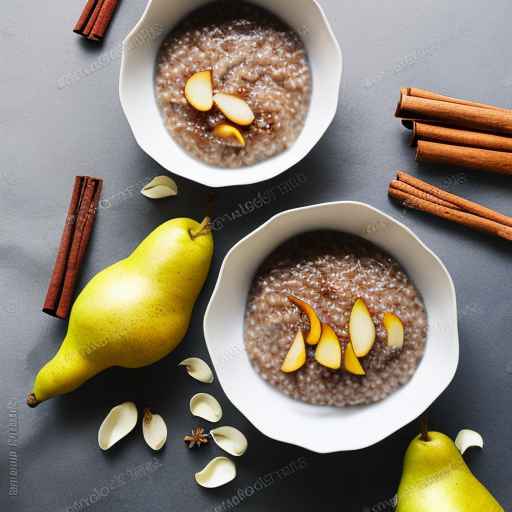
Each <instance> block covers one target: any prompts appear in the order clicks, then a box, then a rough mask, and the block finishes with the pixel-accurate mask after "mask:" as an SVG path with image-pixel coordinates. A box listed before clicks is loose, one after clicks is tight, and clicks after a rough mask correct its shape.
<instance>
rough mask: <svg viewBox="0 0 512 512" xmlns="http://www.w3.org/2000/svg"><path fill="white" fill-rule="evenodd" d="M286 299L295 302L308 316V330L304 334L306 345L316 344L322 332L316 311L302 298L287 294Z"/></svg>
mask: <svg viewBox="0 0 512 512" xmlns="http://www.w3.org/2000/svg"><path fill="white" fill-rule="evenodd" d="M288 300H289V301H290V302H291V303H292V304H295V305H296V306H297V307H298V308H299V309H300V310H301V311H302V312H303V313H304V314H305V315H306V316H307V317H308V320H309V332H308V334H307V336H306V343H307V344H308V345H316V344H317V343H318V341H319V340H320V335H321V334H322V324H321V323H320V320H319V318H318V315H317V314H316V311H315V310H314V309H313V308H312V307H311V306H310V305H309V304H307V303H306V302H304V301H303V300H300V299H297V297H294V296H293V295H289V296H288Z"/></svg>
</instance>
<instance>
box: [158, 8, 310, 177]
mask: <svg viewBox="0 0 512 512" xmlns="http://www.w3.org/2000/svg"><path fill="white" fill-rule="evenodd" d="M205 70H211V72H212V78H213V88H214V91H213V92H214V93H218V92H221V93H225V94H232V95H235V96H237V97H240V98H242V99H244V100H245V101H246V102H247V104H248V105H249V107H250V108H251V109H252V111H253V113H254V116H255V118H254V121H253V122H252V124H251V125H250V126H242V127H237V128H238V129H239V130H240V132H241V133H242V135H243V137H244V138H245V142H246V144H245V147H241V145H240V144H239V143H238V142H237V141H236V140H235V139H229V140H227V139H221V138H219V137H216V136H215V135H214V134H213V129H214V128H215V127H216V126H217V125H219V124H221V123H224V122H226V121H227V119H226V117H225V116H224V115H223V114H222V113H221V112H220V110H218V109H216V108H215V107H214V108H212V110H210V111H208V112H200V111H198V110H196V109H194V108H193V107H192V106H191V105H190V104H189V103H188V102H187V99H186V97H185V95H184V88H185V84H186V82H187V80H188V79H189V78H190V77H191V76H192V75H193V74H194V73H196V72H200V71H205ZM155 82H156V83H155V87H156V97H157V101H158V104H159V106H160V110H161V113H162V117H163V120H164V123H165V126H166V127H167V130H168V131H169V133H170V135H171V136H172V138H173V139H174V140H175V141H176V142H177V143H178V144H179V145H180V146H181V147H182V148H183V149H184V150H185V151H187V152H188V153H189V154H191V155H192V156H194V157H195V158H197V159H199V160H202V161H203V162H206V163H207V164H210V165H212V166H218V167H228V168H234V167H242V166H248V165H253V164H255V163H257V162H259V161H262V160H265V159H267V158H270V157H272V156H274V155H277V154H278V153H281V152H282V151H284V150H285V149H286V148H288V147H289V146H290V145H291V144H293V142H294V141H295V140H296V139H297V137H298V136H299V134H300V132H301V131H302V128H303V126H304V121H305V118H306V114H307V111H308V108H309V103H310V96H311V73H310V69H309V65H308V61H307V56H306V52H305V49H304V45H303V43H302V41H301V39H300V37H299V36H298V34H297V33H295V32H294V31H293V30H292V29H291V28H290V27H288V26H287V25H285V24H284V23H283V22H281V21H280V20H279V19H278V18H276V17H275V16H274V15H273V14H271V13H270V12H269V11H266V10H264V9H262V8H259V7H256V6H255V5H252V4H249V3H244V2H239V1H236V2H233V1H218V2H213V3H211V4H208V5H206V6H205V7H203V8H200V9H198V10H196V11H194V12H193V13H191V14H189V15H188V16H187V17H186V19H185V20H184V21H183V22H182V23H181V24H180V25H179V26H178V27H177V28H176V29H175V30H173V31H172V32H171V33H170V35H169V36H168V37H167V38H166V40H165V41H164V43H163V44H162V47H161V49H160V52H159V55H158V59H157V65H156V77H155Z"/></svg>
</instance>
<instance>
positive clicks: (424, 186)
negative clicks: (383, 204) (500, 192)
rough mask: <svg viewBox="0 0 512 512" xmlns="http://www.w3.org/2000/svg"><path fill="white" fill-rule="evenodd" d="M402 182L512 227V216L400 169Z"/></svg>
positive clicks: (398, 177)
mask: <svg viewBox="0 0 512 512" xmlns="http://www.w3.org/2000/svg"><path fill="white" fill-rule="evenodd" d="M395 181H399V182H400V183H403V184H407V185H409V186H411V187H413V188H415V189H417V190H421V191H424V192H426V193H427V194H430V195H432V196H434V197H437V198H439V199H443V200H444V201H446V202H447V203H449V204H453V205H455V206H457V207H458V208H460V209H462V210H465V211H467V212H469V213H474V214H475V215H478V216H480V217H485V218H486V219H489V220H493V221H495V222H498V223H500V224H504V225H505V226H509V227H512V217H508V216H507V215H503V214H502V213H499V212H496V211H494V210H492V209H491V208H487V207H485V206H483V205H481V204H479V203H475V202H473V201H470V200H469V199H465V198H464V197H460V196H457V195H455V194H452V193H451V192H447V191H446V190H443V189H441V188H438V187H435V186H434V185H431V184H430V183H427V182H426V181H423V180H420V179H419V178H416V177H414V176H411V175H410V174H407V173H406V172H404V171H398V172H397V174H396V180H393V182H392V183H394V182H395Z"/></svg>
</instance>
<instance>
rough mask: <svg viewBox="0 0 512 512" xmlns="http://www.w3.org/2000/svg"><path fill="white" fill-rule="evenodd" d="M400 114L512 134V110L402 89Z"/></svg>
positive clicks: (397, 115)
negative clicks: (458, 101)
mask: <svg viewBox="0 0 512 512" xmlns="http://www.w3.org/2000/svg"><path fill="white" fill-rule="evenodd" d="M395 116H396V117H400V118H404V119H408V120H411V121H425V122H430V121H434V122H438V123H442V124H448V125H451V126H457V127H461V128H466V129H467V128H470V129H475V130H481V131H484V132H491V133H504V134H512V111H511V110H505V109H500V110H496V109H490V108H482V107H479V106H474V105H463V104H460V103H451V102H448V101H440V100H432V99H425V98H420V97H416V96H409V95H408V94H404V92H403V91H401V93H400V101H399V102H398V105H397V108H396V112H395Z"/></svg>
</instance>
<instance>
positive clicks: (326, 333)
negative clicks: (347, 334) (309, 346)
mask: <svg viewBox="0 0 512 512" xmlns="http://www.w3.org/2000/svg"><path fill="white" fill-rule="evenodd" d="M315 359H316V361H317V362H318V363H320V364H321V365H322V366H326V367H327V368H331V370H338V369H339V368H340V367H341V345H340V340H339V339H338V336H336V333H335V332H334V330H333V329H332V327H331V326H330V325H327V324H323V326H322V335H321V336H320V341H319V342H318V345H317V347H316V350H315Z"/></svg>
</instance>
